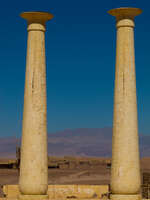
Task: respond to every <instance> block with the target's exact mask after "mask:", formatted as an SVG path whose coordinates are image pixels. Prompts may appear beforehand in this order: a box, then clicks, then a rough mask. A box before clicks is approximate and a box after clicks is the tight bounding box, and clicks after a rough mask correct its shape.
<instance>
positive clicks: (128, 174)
mask: <svg viewBox="0 0 150 200" xmlns="http://www.w3.org/2000/svg"><path fill="white" fill-rule="evenodd" d="M141 12H142V11H141V9H139V8H117V9H112V10H110V11H109V14H111V15H113V16H115V17H116V28H117V50H116V74H115V93H114V121H113V138H112V167H111V183H110V184H111V192H112V195H111V199H112V200H124V199H127V200H132V199H133V200H138V199H141V194H140V189H141V183H140V161H139V146H138V128H137V102H136V80H135V61H134V17H135V16H137V15H139V14H141Z"/></svg>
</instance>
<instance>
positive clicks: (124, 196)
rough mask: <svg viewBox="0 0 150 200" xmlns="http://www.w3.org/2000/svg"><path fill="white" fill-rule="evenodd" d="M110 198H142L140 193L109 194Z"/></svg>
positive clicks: (115, 199)
mask: <svg viewBox="0 0 150 200" xmlns="http://www.w3.org/2000/svg"><path fill="white" fill-rule="evenodd" d="M110 199H111V200H142V196H141V194H111V195H110Z"/></svg>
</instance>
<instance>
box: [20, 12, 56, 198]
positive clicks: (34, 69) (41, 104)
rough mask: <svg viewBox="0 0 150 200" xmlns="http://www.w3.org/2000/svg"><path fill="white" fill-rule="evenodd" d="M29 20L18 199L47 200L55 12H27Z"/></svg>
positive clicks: (25, 14)
mask: <svg viewBox="0 0 150 200" xmlns="http://www.w3.org/2000/svg"><path fill="white" fill-rule="evenodd" d="M21 17H22V18H24V19H26V20H27V23H28V29H27V30H28V43H27V57H26V78H25V94H24V112H23V127H22V143H21V163H20V178H19V189H20V192H21V195H20V196H19V199H23V200H24V199H30V200H31V199H35V200H40V199H47V198H48V196H47V187H48V165H47V120H46V110H47V108H46V67H45V23H46V21H48V20H50V19H52V18H53V15H52V14H50V13H45V12H25V13H22V14H21Z"/></svg>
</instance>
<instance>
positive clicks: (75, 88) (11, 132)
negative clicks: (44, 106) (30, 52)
mask: <svg viewBox="0 0 150 200" xmlns="http://www.w3.org/2000/svg"><path fill="white" fill-rule="evenodd" d="M123 6H125V7H130V6H131V7H139V8H141V9H142V10H143V13H142V15H140V16H138V17H136V19H135V24H136V27H135V59H136V78H137V96H138V118H139V132H140V133H144V134H150V119H149V118H150V117H149V116H150V114H149V113H150V106H149V102H150V80H149V79H150V78H149V77H150V59H149V58H150V53H149V47H150V40H149V36H150V20H149V19H150V12H149V7H150V2H149V1H147V0H143V1H140V0H126V1H123V0H122V1H121V0H107V1H100V0H93V1H90V0H76V1H73V0H72V1H71V0H64V1H62V0H44V1H39V0H30V1H29V0H26V1H15V0H14V1H10V2H8V1H3V2H2V3H1V11H0V27H1V30H0V58H1V59H0V136H20V135H21V124H22V110H23V95H24V78H25V62H26V44H27V31H26V28H27V26H26V22H25V20H24V19H22V18H20V17H19V14H20V13H21V12H23V11H47V12H51V13H53V14H54V16H55V17H54V19H53V20H52V21H50V22H48V23H47V32H46V63H47V103H48V113H47V119H48V132H55V131H57V130H63V129H68V128H82V127H83V128H101V127H106V126H109V127H110V126H112V115H113V89H114V72H115V43H116V42H115V40H116V30H115V19H114V18H113V17H112V16H110V15H109V14H107V11H108V10H109V9H112V8H116V7H123Z"/></svg>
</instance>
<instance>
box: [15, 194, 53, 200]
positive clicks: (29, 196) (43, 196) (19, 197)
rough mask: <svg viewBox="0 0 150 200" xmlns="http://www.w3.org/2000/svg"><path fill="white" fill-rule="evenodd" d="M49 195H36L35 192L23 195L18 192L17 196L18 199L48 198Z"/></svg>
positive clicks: (38, 199)
mask: <svg viewBox="0 0 150 200" xmlns="http://www.w3.org/2000/svg"><path fill="white" fill-rule="evenodd" d="M48 199H49V196H48V195H47V194H46V195H36V194H32V195H25V194H20V195H19V196H18V200H48Z"/></svg>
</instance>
